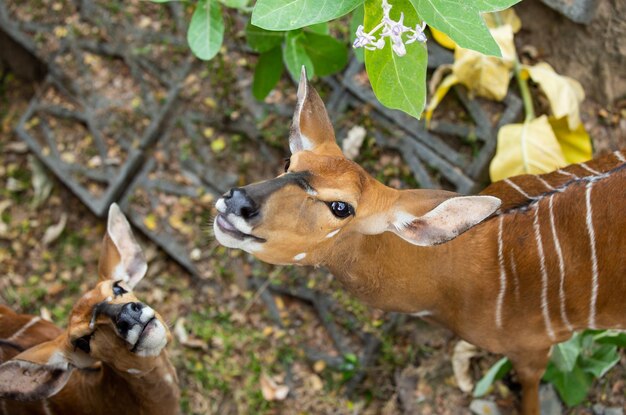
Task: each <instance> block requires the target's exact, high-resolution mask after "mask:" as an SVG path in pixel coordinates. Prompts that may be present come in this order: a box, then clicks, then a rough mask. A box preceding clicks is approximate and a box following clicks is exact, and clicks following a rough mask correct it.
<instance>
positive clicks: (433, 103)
mask: <svg viewBox="0 0 626 415" xmlns="http://www.w3.org/2000/svg"><path fill="white" fill-rule="evenodd" d="M458 83H459V80H458V78H457V77H456V75H454V74H450V75H448V76H446V77H445V78H444V80H443V81H441V83H440V84H439V86H438V87H437V89H436V90H435V93H434V94H433V95H432V96H431V97H430V102H429V103H428V106H427V107H426V110H425V112H424V118H425V120H426V126H428V124H430V119H431V118H432V116H433V112H434V111H435V108H437V106H438V105H439V103H440V102H441V101H442V100H443V97H445V96H446V94H447V93H448V91H449V90H450V88H452V87H453V86H454V85H456V84H458Z"/></svg>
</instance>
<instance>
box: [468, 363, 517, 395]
mask: <svg viewBox="0 0 626 415" xmlns="http://www.w3.org/2000/svg"><path fill="white" fill-rule="evenodd" d="M512 367H513V365H512V364H511V361H510V360H509V359H507V358H506V357H503V358H502V359H500V360H498V361H497V362H496V364H495V365H493V366H491V368H490V369H489V370H488V371H487V373H485V376H483V377H482V379H480V380H479V381H478V383H476V387H475V388H474V398H480V397H481V396H483V395H484V394H486V393H487V391H488V390H489V387H490V386H491V385H493V382H495V381H496V380H499V379H502V378H503V377H504V375H506V374H507V372H508V371H509V370H511V368H512Z"/></svg>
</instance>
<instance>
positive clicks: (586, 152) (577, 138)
mask: <svg viewBox="0 0 626 415" xmlns="http://www.w3.org/2000/svg"><path fill="white" fill-rule="evenodd" d="M548 121H549V122H550V125H551V126H552V131H554V134H555V135H556V139H557V140H558V142H559V144H560V145H561V150H562V151H563V156H565V161H566V162H567V164H574V163H582V162H584V161H587V160H590V159H591V157H592V156H593V148H592V146H591V138H589V134H587V130H585V126H584V125H583V123H580V125H579V126H578V128H577V129H576V130H574V131H570V130H569V127H568V124H567V118H566V117H563V118H559V119H556V118H554V117H548Z"/></svg>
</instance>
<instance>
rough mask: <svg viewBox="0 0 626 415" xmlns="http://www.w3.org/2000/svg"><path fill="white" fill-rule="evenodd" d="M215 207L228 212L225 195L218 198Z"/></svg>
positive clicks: (221, 211)
mask: <svg viewBox="0 0 626 415" xmlns="http://www.w3.org/2000/svg"><path fill="white" fill-rule="evenodd" d="M215 209H217V211H218V212H220V213H224V212H226V202H224V198H223V197H220V198H219V199H217V202H216V203H215Z"/></svg>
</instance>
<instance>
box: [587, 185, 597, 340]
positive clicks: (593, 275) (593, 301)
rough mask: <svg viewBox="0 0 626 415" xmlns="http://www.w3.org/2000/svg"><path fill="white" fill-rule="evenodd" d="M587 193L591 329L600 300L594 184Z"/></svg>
mask: <svg viewBox="0 0 626 415" xmlns="http://www.w3.org/2000/svg"><path fill="white" fill-rule="evenodd" d="M586 187H587V188H586V191H585V204H586V207H587V216H586V223H587V233H588V234H589V246H590V248H591V299H590V301H589V302H590V304H589V327H591V328H595V325H596V301H597V299H598V257H597V255H596V234H595V231H594V229H593V212H592V210H591V188H592V187H593V182H589V183H587V186H586Z"/></svg>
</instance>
